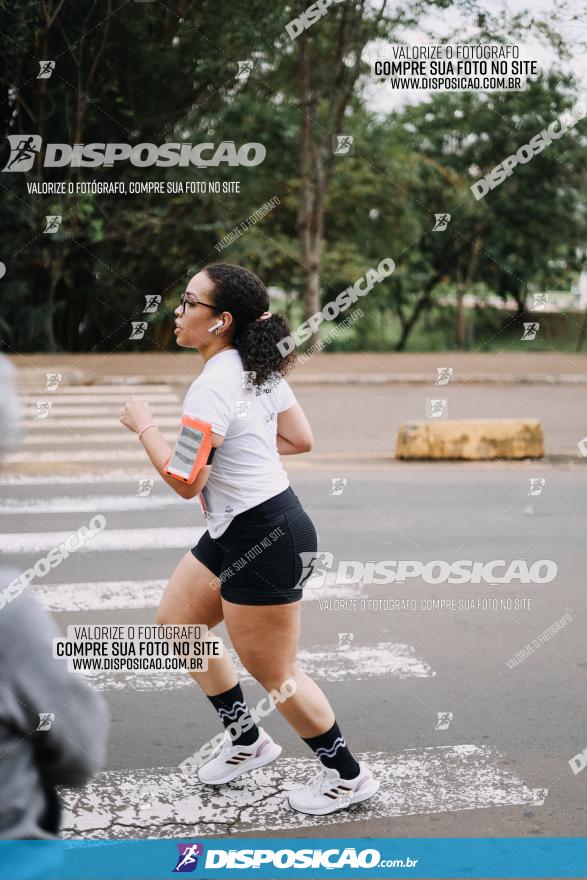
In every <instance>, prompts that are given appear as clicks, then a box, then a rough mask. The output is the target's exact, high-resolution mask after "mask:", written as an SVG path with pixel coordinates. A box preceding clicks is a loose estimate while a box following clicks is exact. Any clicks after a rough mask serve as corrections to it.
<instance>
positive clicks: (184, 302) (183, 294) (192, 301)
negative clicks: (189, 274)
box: [179, 293, 217, 315]
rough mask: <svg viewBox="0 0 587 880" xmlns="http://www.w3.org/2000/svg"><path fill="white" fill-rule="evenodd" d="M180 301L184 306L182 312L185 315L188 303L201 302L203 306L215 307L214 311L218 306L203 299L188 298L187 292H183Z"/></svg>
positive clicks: (193, 304)
mask: <svg viewBox="0 0 587 880" xmlns="http://www.w3.org/2000/svg"><path fill="white" fill-rule="evenodd" d="M179 301H180V305H181V308H182V312H181V313H182V315H185V307H186V305H190V306H195V305H198V304H199V305H201V306H206V307H207V308H208V309H214V311H217V309H216V306H212V305H210V303H205V302H202V300H201V299H188V298H187V293H182V295H181V296H180V298H179Z"/></svg>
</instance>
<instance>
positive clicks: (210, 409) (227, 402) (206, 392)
mask: <svg viewBox="0 0 587 880" xmlns="http://www.w3.org/2000/svg"><path fill="white" fill-rule="evenodd" d="M183 414H184V416H192V417H193V418H195V419H201V420H202V421H203V422H209V423H210V424H211V425H212V431H213V432H214V433H215V434H220V435H221V436H222V437H224V436H225V435H226V432H227V430H228V426H229V425H230V423H231V421H232V420H233V418H234V415H235V403H234V399H233V396H232V395H231V394H230V392H229V390H228V388H226V387H222V386H220V387H219V388H212V387H211V386H209V385H196V386H193V385H192V387H191V388H190V390H189V391H188V393H187V395H186V398H185V400H184V404H183Z"/></svg>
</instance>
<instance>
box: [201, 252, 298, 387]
mask: <svg viewBox="0 0 587 880" xmlns="http://www.w3.org/2000/svg"><path fill="white" fill-rule="evenodd" d="M204 271H205V272H206V274H207V275H208V276H209V277H210V279H211V280H212V281H213V282H214V286H215V289H214V292H213V294H212V300H213V302H214V305H215V306H216V308H217V310H218V311H220V312H224V311H226V312H230V314H231V315H232V317H233V321H234V334H233V337H232V344H233V345H234V346H235V348H236V349H237V351H238V353H239V354H240V356H241V360H242V362H243V369H245V370H246V371H247V372H252V373H253V374H254V375H253V377H252V384H253V385H255V386H257V387H260V386H261V385H265V384H266V382H268V381H269V380H270V379H272V378H275V377H276V376H285V374H286V373H287V372H288V370H290V369H291V367H292V366H293V364H294V362H295V352H291V353H290V354H288V355H286V356H285V357H284V356H283V355H282V354H281V352H280V350H279V348H278V347H277V343H278V342H280V341H281V340H282V339H283V338H284V337H286V336H289V335H290V331H289V326H288V323H287V321H286V320H285V318H284V317H283V315H276V314H270V313H268V312H267V309H268V308H269V294H268V293H267V290H266V288H265V285H264V284H263V282H262V281H261V279H260V278H258V277H257V276H256V275H255V274H254V273H253V272H249V270H248V269H243V267H242V266H232V265H230V264H229V263H212V264H211V265H210V266H205V267H204Z"/></svg>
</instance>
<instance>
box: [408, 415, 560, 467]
mask: <svg viewBox="0 0 587 880" xmlns="http://www.w3.org/2000/svg"><path fill="white" fill-rule="evenodd" d="M543 455H544V443H543V438H542V426H541V424H540V421H539V420H538V419H442V420H439V421H432V420H427V421H416V422H406V423H405V424H403V425H401V427H400V429H399V433H398V436H397V444H396V447H395V457H396V458H405V459H407V458H420V459H422V458H424V459H450V458H453V459H454V458H457V459H465V460H467V461H478V460H479V461H480V460H486V459H496V458H542V456H543Z"/></svg>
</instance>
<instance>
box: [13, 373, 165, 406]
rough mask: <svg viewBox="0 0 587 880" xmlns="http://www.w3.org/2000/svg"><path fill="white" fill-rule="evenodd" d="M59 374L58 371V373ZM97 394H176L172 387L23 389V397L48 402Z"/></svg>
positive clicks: (77, 386) (103, 386)
mask: <svg viewBox="0 0 587 880" xmlns="http://www.w3.org/2000/svg"><path fill="white" fill-rule="evenodd" d="M57 372H58V371H57ZM95 394H107V395H109V396H110V395H111V396H113V397H114V396H116V395H121V396H124V395H125V394H126V395H132V396H134V397H141V396H146V394H175V390H174V388H173V387H172V386H171V385H156V384H153V385H147V384H145V385H143V384H139V383H137V384H136V385H122V384H121V385H100V384H96V385H60V386H59V387H58V388H57V389H56V390H55V391H47V390H46V388H45V386H44V385H43V384H39V390H38V391H36V390H35V391H33V390H31V386H30V385H27V386H24V387H23V391H22V393H21V397H24V398H29V399H30V400H38V399H39V396H40V395H44V396H45V397H46V398H47V399H48V400H49V399H50V398H55V399H58V398H59V397H62V396H64V397H68V396H76V395H77V396H80V397H81V396H85V395H87V396H89V397H92V396H93V395H95Z"/></svg>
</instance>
